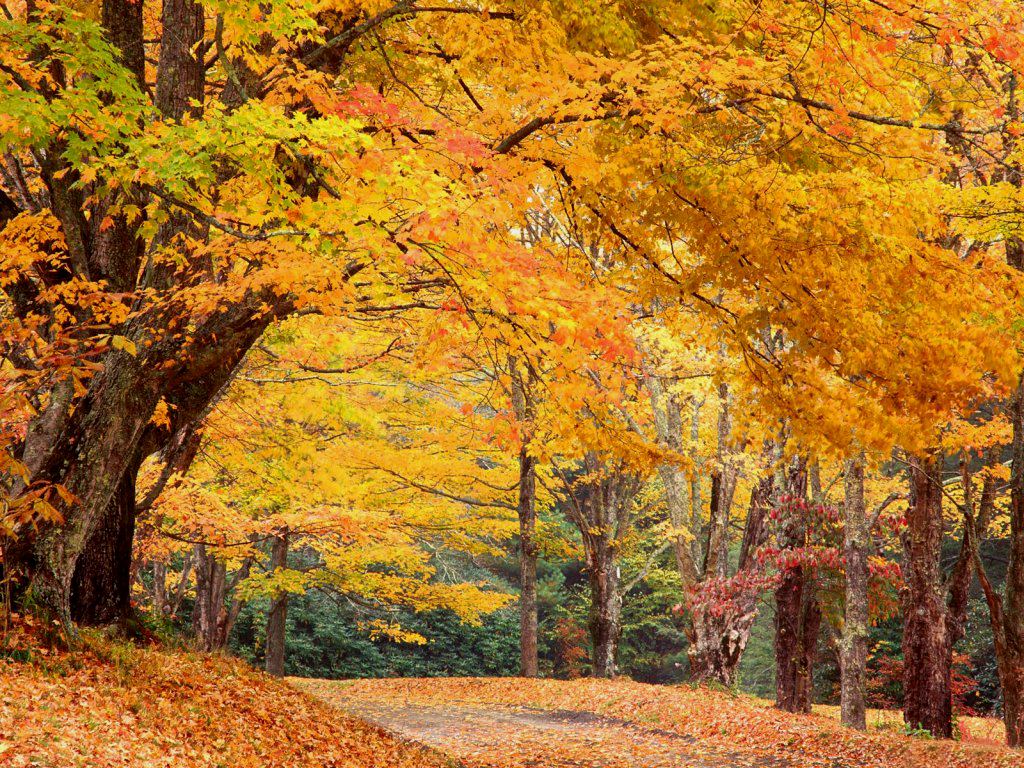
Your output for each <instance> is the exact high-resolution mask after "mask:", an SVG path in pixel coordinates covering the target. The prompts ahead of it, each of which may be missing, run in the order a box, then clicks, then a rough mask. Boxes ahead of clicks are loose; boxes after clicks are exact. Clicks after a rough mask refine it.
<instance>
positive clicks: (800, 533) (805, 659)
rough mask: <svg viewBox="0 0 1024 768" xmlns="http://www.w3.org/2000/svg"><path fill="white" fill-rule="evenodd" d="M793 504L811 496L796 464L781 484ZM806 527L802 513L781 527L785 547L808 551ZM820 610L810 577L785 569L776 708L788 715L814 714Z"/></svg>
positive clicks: (803, 469) (779, 594) (778, 596)
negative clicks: (789, 713) (815, 669)
mask: <svg viewBox="0 0 1024 768" xmlns="http://www.w3.org/2000/svg"><path fill="white" fill-rule="evenodd" d="M781 485H782V490H783V493H784V494H785V495H786V496H788V497H789V498H790V499H797V500H799V499H805V498H806V496H807V463H806V461H805V460H803V459H797V460H794V462H793V464H792V466H791V467H790V468H789V469H788V471H787V472H786V473H785V477H784V482H783V483H782V484H781ZM807 534H808V531H807V521H806V520H805V519H804V518H803V514H802V512H800V511H797V510H794V511H791V512H790V516H789V519H787V520H785V521H784V522H783V530H782V532H781V545H782V546H783V547H785V548H799V547H804V546H806V545H807ZM820 627H821V608H820V607H819V605H818V597H817V594H816V589H815V584H814V581H813V578H812V574H811V573H809V572H808V570H807V569H806V568H804V567H803V566H796V567H794V568H787V569H786V570H785V571H784V572H783V574H782V582H781V584H780V585H779V587H778V588H777V589H776V590H775V706H777V707H778V708H779V709H782V710H785V711H787V712H810V711H811V705H812V704H813V701H814V661H815V657H816V656H817V647H818V630H819V629H820Z"/></svg>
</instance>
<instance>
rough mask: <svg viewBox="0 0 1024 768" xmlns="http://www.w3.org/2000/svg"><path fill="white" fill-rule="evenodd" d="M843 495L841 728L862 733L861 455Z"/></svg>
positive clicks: (865, 525) (850, 468) (864, 546)
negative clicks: (843, 582) (843, 603)
mask: <svg viewBox="0 0 1024 768" xmlns="http://www.w3.org/2000/svg"><path fill="white" fill-rule="evenodd" d="M845 496H846V498H845V503H844V504H843V559H844V561H845V567H846V607H845V608H846V609H845V614H844V616H843V630H842V635H841V637H840V640H839V668H840V672H841V679H840V696H839V698H840V706H839V709H840V716H841V720H842V723H843V725H846V726H849V727H850V728H857V729H858V730H861V731H863V730H865V729H866V728H867V717H866V712H865V696H866V693H867V662H868V622H869V615H868V577H869V570H868V555H869V553H870V551H871V531H870V528H869V526H870V522H869V521H868V518H867V511H866V510H865V507H864V454H861V455H860V456H858V457H857V458H855V459H851V460H850V461H848V462H847V463H846V494H845Z"/></svg>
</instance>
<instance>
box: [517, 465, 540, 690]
mask: <svg viewBox="0 0 1024 768" xmlns="http://www.w3.org/2000/svg"><path fill="white" fill-rule="evenodd" d="M536 465H537V460H536V459H535V458H533V457H532V456H530V455H529V452H528V450H527V446H525V445H524V446H523V447H522V449H521V450H520V451H519V500H518V505H517V507H518V508H517V511H518V513H519V671H520V674H521V675H522V676H523V677H537V675H538V663H537V551H538V550H537V542H536V540H535V539H534V533H535V531H536V526H537V509H536V500H537V478H536V473H535V469H536Z"/></svg>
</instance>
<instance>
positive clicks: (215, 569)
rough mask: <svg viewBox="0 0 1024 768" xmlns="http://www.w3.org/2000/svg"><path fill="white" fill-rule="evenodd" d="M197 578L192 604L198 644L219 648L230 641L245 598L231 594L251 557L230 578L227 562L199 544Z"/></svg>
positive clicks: (193, 628)
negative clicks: (232, 597) (240, 598)
mask: <svg viewBox="0 0 1024 768" xmlns="http://www.w3.org/2000/svg"><path fill="white" fill-rule="evenodd" d="M193 560H194V563H195V579H196V602H195V605H194V606H193V608H192V631H193V632H194V633H195V636H196V641H197V644H198V645H199V647H200V649H202V650H204V651H219V650H221V649H223V648H224V647H225V646H226V645H227V643H228V635H230V634H231V628H232V627H233V626H234V625H235V620H236V619H237V618H238V613H239V611H241V609H242V605H243V603H242V601H240V600H232V601H231V605H230V606H229V605H228V603H227V600H228V597H229V596H230V595H231V593H232V592H233V591H234V589H235V587H236V586H238V584H239V582H241V581H243V580H244V579H245V578H246V577H247V576H248V575H249V568H250V567H251V565H252V558H249V557H247V558H246V559H245V561H244V562H243V563H242V567H241V568H239V570H238V571H237V572H236V573H235V574H234V576H232V577H231V579H230V580H229V579H228V575H227V567H226V565H225V564H224V562H223V561H222V560H220V559H218V558H217V557H216V555H214V554H213V553H212V552H210V551H209V550H208V549H207V548H206V545H205V544H196V546H195V549H194V550H193Z"/></svg>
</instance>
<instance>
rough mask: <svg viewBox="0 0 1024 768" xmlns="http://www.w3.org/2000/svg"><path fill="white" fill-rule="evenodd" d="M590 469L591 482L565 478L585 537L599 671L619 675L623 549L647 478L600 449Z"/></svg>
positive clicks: (592, 631) (589, 458) (573, 511)
mask: <svg viewBox="0 0 1024 768" xmlns="http://www.w3.org/2000/svg"><path fill="white" fill-rule="evenodd" d="M584 468H585V470H586V472H587V478H588V479H587V480H586V481H585V482H582V483H571V482H570V481H569V480H568V478H563V480H565V482H566V486H567V490H568V501H569V515H570V517H571V518H572V521H573V523H574V524H575V525H576V527H577V528H578V529H579V532H580V537H581V538H582V539H583V553H584V559H585V561H586V565H587V578H588V581H589V583H590V597H591V600H590V617H589V620H588V627H589V629H590V638H591V642H592V652H593V656H592V661H593V668H594V676H595V677H615V675H616V674H617V673H618V651H619V638H620V637H621V635H622V593H621V591H620V589H621V587H620V573H619V562H618V549H619V547H620V546H621V543H622V539H623V537H625V535H626V534H627V533H628V532H629V530H630V527H631V525H632V508H633V501H634V499H635V497H636V494H637V492H638V491H639V490H640V482H641V481H640V478H639V477H638V476H637V475H635V474H633V473H631V472H629V471H628V470H626V469H625V468H624V467H621V466H617V465H608V464H607V463H606V462H604V461H603V460H602V459H601V458H600V457H598V456H596V455H594V454H590V455H588V456H587V457H586V459H585V461H584Z"/></svg>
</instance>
